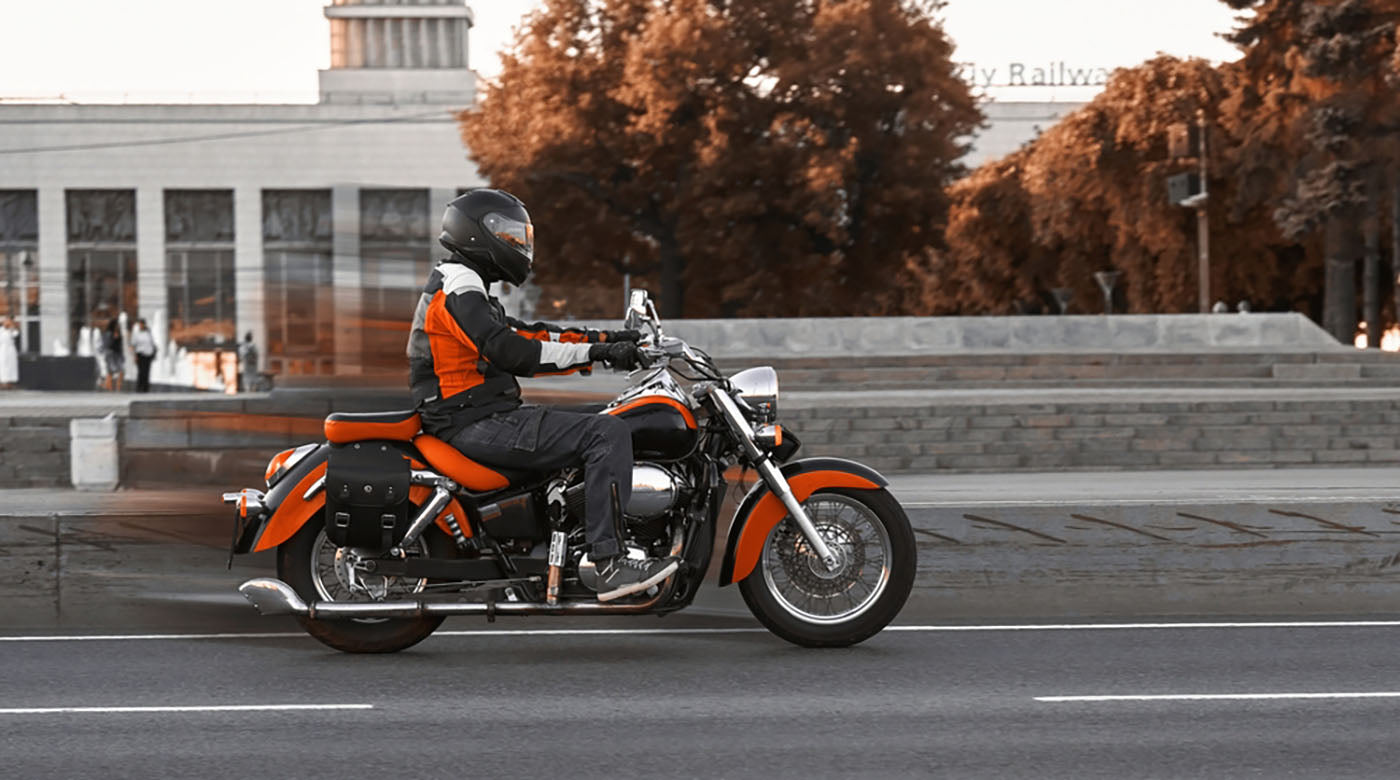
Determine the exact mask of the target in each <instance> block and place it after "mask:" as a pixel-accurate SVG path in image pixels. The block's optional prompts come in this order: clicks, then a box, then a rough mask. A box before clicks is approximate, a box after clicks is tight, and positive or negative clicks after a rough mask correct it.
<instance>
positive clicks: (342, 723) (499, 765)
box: [0, 619, 1400, 780]
mask: <svg viewBox="0 0 1400 780" xmlns="http://www.w3.org/2000/svg"><path fill="white" fill-rule="evenodd" d="M709 622H710V623H711V625H709V626H706V625H705V623H706V621H705V620H695V619H692V620H689V621H685V622H675V623H673V622H671V620H670V619H668V620H666V621H659V620H652V619H645V620H638V621H632V622H627V621H618V622H617V623H618V624H620V625H622V627H621V628H618V629H615V631H618V632H621V633H608V632H612V631H614V629H597V630H594V631H593V632H579V631H578V630H577V629H572V628H571V629H567V633H559V632H557V631H553V630H552V628H553V624H550V623H545V624H543V625H541V621H536V620H532V619H526V620H518V621H514V622H506V621H502V622H498V623H496V624H495V625H494V626H491V627H490V628H492V629H495V630H496V631H497V632H524V633H494V634H492V633H457V632H465V631H476V630H478V629H480V628H481V627H482V624H478V623H475V622H472V621H465V620H464V621H460V622H453V621H449V622H448V623H447V624H446V625H445V626H444V630H445V632H447V633H445V634H440V635H438V636H435V637H433V638H431V639H429V640H428V641H426V642H424V643H423V644H421V645H419V646H418V647H417V648H415V649H413V650H411V651H408V652H405V653H402V654H399V655H392V656H349V655H341V654H339V653H336V652H333V651H331V650H328V649H326V648H324V647H322V646H321V645H319V644H317V643H316V642H315V641H314V640H311V639H309V638H305V637H302V636H298V635H296V634H294V633H287V634H279V633H278V632H283V631H289V630H290V629H291V628H292V626H291V625H290V624H289V623H288V622H285V621H282V620H268V621H266V622H265V623H264V626H265V629H264V630H265V631H267V632H271V635H267V634H264V635H262V636H249V635H243V636H237V635H235V636H217V635H215V636H202V637H196V636H190V637H186V638H168V637H166V638H125V639H110V638H108V639H92V638H89V639H84V640H78V639H74V638H54V637H52V636H49V637H34V636H31V637H19V636H14V635H10V636H8V637H4V638H3V639H0V669H3V672H0V757H3V760H0V776H3V777H14V778H48V777H63V778H69V777H139V778H149V777H199V778H203V779H204V780H215V779H216V778H247V777H268V778H282V777H337V778H357V777H415V778H416V777H537V778H569V779H572V778H585V777H801V778H819V777H957V778H962V777H974V778H975V777H987V778H1016V777H1028V778H1139V777H1162V778H1209V777H1221V778H1238V777H1268V778H1279V777H1325V778H1350V777H1377V778H1381V777H1387V778H1388V777H1395V776H1396V775H1397V773H1400V769H1397V766H1400V761H1397V759H1400V748H1397V747H1396V745H1395V742H1396V740H1397V739H1400V717H1397V716H1400V674H1397V671H1400V658H1397V652H1396V647H1397V644H1400V622H1390V623H1384V624H1380V625H1374V624H1373V625H1343V624H1338V623H1332V624H1326V625H1307V624H1291V625H1276V626H1274V627H1262V626H1260V625H1243V626H1240V625H1222V624H1218V623H1217V624H1214V625H1211V626H1194V627H1189V626H1181V625H1174V626H1173V625H1168V626H1159V627H1122V626H1118V627H1113V628H1106V627H1084V626H1079V627H1052V628H1045V627H1040V628H1036V629H1028V628H1025V627H1005V626H1003V627H986V626H983V627H972V628H968V627H959V628H952V627H937V626H923V627H919V626H904V627H903V630H890V631H886V632H884V633H882V634H880V635H878V636H877V637H875V638H873V639H872V640H870V641H869V642H867V643H865V644H863V645H861V646H858V647H855V648H850V649H845V650H835V651H832V650H828V651H814V650H803V649H800V648H796V647H792V646H789V645H787V644H785V643H783V642H782V641H780V640H778V639H776V638H774V637H772V636H770V635H768V634H766V633H764V632H763V631H761V630H758V629H754V628H752V627H751V624H750V625H743V626H741V625H724V624H723V623H721V622H719V621H714V620H710V621H709ZM609 624H610V625H612V624H613V622H611V621H610V623H609ZM1105 696H1107V697H1127V698H1121V699H1118V698H1109V699H1103V698H1101V697H1105ZM1201 696H1206V697H1210V698H1198V697H1201ZM1063 697H1070V698H1068V699H1066V698H1063ZM1078 697H1090V698H1087V699H1085V698H1078ZM1141 697H1148V698H1141ZM1151 697H1168V698H1151ZM288 707H296V709H289V708H288ZM74 708H88V709H78V710H75V709H74ZM149 708H153V709H149ZM263 708H268V709H263Z"/></svg>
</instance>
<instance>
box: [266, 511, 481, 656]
mask: <svg viewBox="0 0 1400 780" xmlns="http://www.w3.org/2000/svg"><path fill="white" fill-rule="evenodd" d="M418 545H420V548H419V550H418V552H419V553H420V554H423V553H426V555H427V557H430V558H453V557H456V547H455V545H453V543H452V540H451V539H449V538H447V536H446V535H445V534H443V533H442V532H440V531H439V530H438V529H437V528H436V527H429V528H428V530H427V532H425V533H424V534H423V536H422V538H421V539H420V540H419V542H418ZM335 549H336V548H335V545H333V544H332V543H331V542H330V541H329V540H327V539H326V533H325V530H324V523H323V521H322V519H321V515H315V516H313V517H312V518H311V519H310V520H309V521H308V522H307V523H306V525H305V526H303V527H302V529H301V530H300V531H297V532H296V534H295V535H293V536H292V538H291V539H288V540H287V541H286V542H283V543H282V545H281V546H279V547H278V548H277V576H278V577H279V578H280V579H281V580H282V581H283V582H285V583H287V584H288V585H290V586H292V589H293V590H295V591H296V592H297V595H298V596H301V598H302V599H303V600H304V601H306V602H307V603H308V604H310V603H312V602H316V601H369V600H370V599H369V598H368V597H367V596H363V595H361V596H359V597H355V598H349V597H347V593H345V592H341V590H339V589H337V588H336V587H335V583H333V582H328V581H327V580H326V577H327V575H326V573H325V566H324V560H322V561H321V565H319V566H318V558H319V559H324V558H325V555H326V553H327V552H328V551H331V553H332V554H334V553H333V551H334V550H335ZM318 569H320V570H321V574H320V575H319V576H318V574H317V570H318ZM318 578H319V579H320V580H321V581H320V582H319V583H318ZM394 579H396V578H394ZM318 585H319V587H318ZM419 590H421V585H419V584H417V583H407V588H405V584H400V586H399V587H398V588H396V590H395V592H396V593H399V594H401V595H403V596H407V595H408V594H410V593H416V592H417V591H419ZM443 619H444V618H443V616H441V615H435V616H434V615H425V616H422V617H415V618H352V619H334V620H313V619H311V618H309V617H306V616H304V615H298V616H297V622H298V623H300V624H301V627H302V628H303V629H304V630H305V631H306V633H308V634H310V635H311V636H313V637H315V638H316V639H317V640H319V641H320V642H321V643H323V644H325V645H328V646H330V647H333V648H335V649H336V650H340V651H341V652H345V653H396V652H398V651H400V650H404V649H407V648H409V647H412V646H413V645H416V644H418V643H419V642H421V641H423V640H424V639H427V638H428V636H429V635H430V634H432V633H433V632H434V631H436V630H437V628H438V626H440V625H442V621H443Z"/></svg>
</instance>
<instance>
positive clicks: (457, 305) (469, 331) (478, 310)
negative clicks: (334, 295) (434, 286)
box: [446, 287, 591, 376]
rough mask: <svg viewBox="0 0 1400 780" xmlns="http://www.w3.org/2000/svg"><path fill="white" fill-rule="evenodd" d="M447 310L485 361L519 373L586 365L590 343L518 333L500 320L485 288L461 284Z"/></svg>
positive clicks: (556, 371)
mask: <svg viewBox="0 0 1400 780" xmlns="http://www.w3.org/2000/svg"><path fill="white" fill-rule="evenodd" d="M446 306H447V311H448V313H449V314H451V315H452V319H453V320H455V321H456V322H457V326H458V327H460V328H461V329H462V332H463V333H464V334H465V335H466V336H467V338H469V339H471V341H472V343H473V344H475V345H476V349H477V351H478V352H479V353H480V354H481V356H482V357H483V358H485V359H486V362H488V363H490V364H491V365H493V366H495V367H496V368H499V369H501V370H502V371H505V372H508V373H511V374H514V375H516V376H537V375H539V374H560V373H571V372H574V371H577V370H579V369H582V368H587V367H588V366H589V365H590V363H591V361H590V360H589V359H588V349H589V344H588V343H587V342H581V341H573V342H565V341H562V340H561V341H548V340H541V339H538V338H531V337H527V336H525V335H522V334H520V333H517V332H516V331H515V329H514V328H512V327H511V326H510V325H509V324H508V323H506V322H502V321H501V320H499V319H497V318H496V316H495V312H494V311H493V309H492V307H491V304H490V302H489V301H488V300H487V299H486V293H485V291H484V290H480V289H478V288H475V287H462V288H460V289H457V290H454V291H452V292H451V293H449V294H448V295H447V300H446Z"/></svg>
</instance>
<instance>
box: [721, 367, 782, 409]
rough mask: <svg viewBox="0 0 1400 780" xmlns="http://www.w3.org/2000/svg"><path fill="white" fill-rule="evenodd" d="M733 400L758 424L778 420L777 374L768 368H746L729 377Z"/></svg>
mask: <svg viewBox="0 0 1400 780" xmlns="http://www.w3.org/2000/svg"><path fill="white" fill-rule="evenodd" d="M729 384H730V386H732V387H733V388H734V397H735V398H734V400H735V401H737V402H738V404H739V408H740V409H743V410H744V411H745V412H747V413H748V414H750V415H752V416H753V418H754V419H756V420H758V421H759V422H772V421H773V420H776V419H777V418H778V372H777V371H774V370H773V369H772V368H771V367H769V366H759V367H758V368H746V369H744V370H743V371H740V372H739V373H737V374H735V375H734V376H731V377H729Z"/></svg>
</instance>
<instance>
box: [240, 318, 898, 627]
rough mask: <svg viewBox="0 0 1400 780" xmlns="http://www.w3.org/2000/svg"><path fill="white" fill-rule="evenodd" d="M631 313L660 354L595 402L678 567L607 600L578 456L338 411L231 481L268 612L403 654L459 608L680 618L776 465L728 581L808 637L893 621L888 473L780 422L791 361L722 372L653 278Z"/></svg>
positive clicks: (663, 551)
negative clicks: (725, 509) (730, 512)
mask: <svg viewBox="0 0 1400 780" xmlns="http://www.w3.org/2000/svg"><path fill="white" fill-rule="evenodd" d="M626 326H627V327H629V328H634V329H637V330H641V331H643V332H644V333H645V334H646V336H645V337H644V340H643V342H642V344H643V349H642V351H643V355H644V356H645V357H646V358H647V359H648V361H649V366H650V367H649V368H647V369H644V370H641V371H639V372H637V373H636V374H634V376H635V381H632V382H631V383H630V386H629V387H628V389H627V390H625V391H624V392H623V393H622V394H621V395H619V396H618V397H617V399H616V400H614V401H613V402H612V403H610V404H608V405H607V406H606V407H603V408H601V409H599V410H598V413H600V414H611V415H616V416H618V417H619V418H621V419H623V420H625V421H626V422H627V423H628V424H629V425H630V426H631V429H632V445H633V451H634V454H635V458H636V463H635V465H634V466H633V470H632V496H631V499H630V500H629V502H628V504H627V506H626V507H625V508H624V512H623V514H624V517H625V528H624V531H625V534H624V535H625V537H626V538H625V544H626V546H627V547H628V550H629V554H632V555H637V556H642V555H652V556H666V555H673V556H677V557H678V558H679V559H680V560H681V562H682V563H681V566H680V568H679V569H678V570H677V571H676V573H675V574H674V575H672V576H671V577H670V578H669V579H667V580H665V581H663V582H661V583H660V584H659V585H657V586H654V587H653V588H652V589H650V590H649V591H646V592H643V593H638V594H636V595H634V596H631V597H627V598H624V599H618V600H617V601H611V602H607V603H600V602H598V601H597V599H596V596H595V592H594V586H595V585H596V581H597V576H596V570H595V568H594V566H593V563H592V562H591V561H590V560H589V559H588V555H587V553H586V552H585V551H584V550H585V545H584V530H583V529H584V525H583V505H584V501H583V475H582V473H581V470H580V469H569V470H564V471H561V472H554V473H530V472H513V471H506V470H502V469H494V468H488V467H486V466H483V465H482V464H480V463H476V462H474V461H472V460H469V459H468V458H466V457H465V456H463V455H462V454H461V453H459V452H458V451H457V450H456V449H454V448H453V447H452V446H450V445H448V444H447V443H445V442H443V441H441V440H439V439H436V438H434V437H432V436H429V435H427V434H425V433H422V432H421V431H420V429H419V419H418V415H417V414H416V413H415V412H413V411H403V412H385V413H383V414H332V415H331V416H330V417H328V418H326V423H325V433H326V441H325V442H324V443H317V444H306V445H303V446H300V447H297V448H295V449H291V450H287V451H285V452H281V453H279V454H278V455H277V456H276V457H274V458H273V459H272V461H271V462H270V463H269V464H268V467H267V475H266V482H267V490H266V492H264V491H261V490H253V489H245V490H242V491H240V492H237V493H226V494H224V497H223V498H224V501H226V502H228V503H231V504H235V505H236V506H237V511H238V519H237V524H236V526H235V532H234V540H233V552H235V553H248V552H257V551H262V550H272V549H275V550H276V551H277V575H278V579H272V578H257V579H252V580H249V581H247V582H245V583H243V584H242V585H241V586H239V590H240V591H241V592H242V593H243V594H244V595H245V596H246V597H247V598H248V600H249V601H251V602H252V603H253V604H254V606H256V607H257V608H258V610H259V611H261V612H262V613H263V614H265V615H284V614H291V615H296V616H297V619H298V620H300V621H301V624H302V626H303V627H304V628H305V629H306V631H307V632H308V633H309V634H311V635H312V636H314V637H316V638H317V639H319V640H321V641H322V642H324V643H326V644H327V645H330V646H331V647H334V648H336V649H339V650H344V651H347V652H358V653H383V652H394V651H397V650H402V649H404V648H406V647H409V646H411V645H413V644H415V643H417V642H419V641H421V640H422V639H424V638H425V637H427V636H428V635H429V634H431V633H432V632H433V631H434V630H435V629H436V628H437V627H438V626H439V625H441V624H442V621H443V619H444V618H445V617H446V616H448V615H484V616H485V617H486V618H487V619H488V620H493V619H495V617H496V616H497V615H608V614H666V613H669V612H674V611H676V610H679V609H683V608H684V607H686V606H687V605H688V604H690V603H691V601H692V600H693V599H694V598H695V594H696V591H697V590H698V589H699V588H700V585H701V582H702V579H703V577H704V575H705V572H706V570H707V569H708V568H709V564H710V558H711V555H712V553H713V551H714V550H715V529H716V525H717V522H718V519H719V517H718V516H719V513H720V508H721V504H722V503H723V499H724V495H725V489H726V481H725V477H724V475H725V473H726V470H727V469H728V468H729V467H731V466H736V465H739V466H744V467H747V468H752V469H753V470H755V471H756V472H757V474H758V477H759V480H758V482H757V483H756V484H755V486H754V487H753V489H752V490H750V491H749V492H748V494H747V495H746V496H745V497H744V499H743V501H742V502H740V504H739V506H738V509H737V511H736V512H735V515H734V518H733V520H732V522H731V524H730V530H729V538H728V542H727V544H726V546H725V548H724V558H723V561H722V565H721V566H720V570H719V584H720V585H729V584H730V583H738V585H739V590H740V592H741V593H742V594H743V597H744V601H745V602H746V603H747V604H748V606H749V608H750V610H752V611H753V614H754V615H755V616H756V617H757V618H758V619H759V621H760V622H762V623H763V625H765V626H767V627H768V629H769V630H771V631H772V632H773V633H775V634H777V635H778V636H780V637H782V638H784V639H787V640H788V641H791V642H794V643H797V644H799V645H806V646H809V647H839V646H846V645H852V644H855V643H857V642H860V641H862V640H864V639H867V638H869V637H870V636H872V635H873V634H875V633H876V632H878V631H880V630H881V629H882V628H884V627H885V626H886V625H888V624H889V622H890V621H891V620H893V619H894V617H895V615H896V614H898V612H899V610H900V608H901V607H902V606H903V605H904V602H905V599H907V598H908V596H909V592H910V589H911V588H912V587H913V583H914V574H915V568H916V561H915V545H914V535H913V531H912V530H911V528H910V526H909V519H908V517H907V516H906V515H905V513H904V510H903V508H902V507H900V505H899V502H897V501H896V500H895V498H894V496H893V495H891V494H890V492H889V491H888V490H887V485H888V483H887V482H886V480H885V479H884V478H883V477H881V476H880V474H878V473H876V472H875V471H874V470H873V469H870V468H868V467H866V466H863V465H861V464H859V463H855V462H852V461H848V460H840V459H836V458H812V459H807V460H792V457H793V455H794V454H795V453H796V451H797V449H798V447H799V444H798V441H797V439H796V437H794V436H793V435H792V434H790V433H785V432H784V431H783V429H782V428H781V427H780V426H779V425H778V424H777V422H776V413H777V409H778V379H777V373H776V372H775V371H774V370H773V369H772V368H767V367H764V368H751V369H748V370H745V371H740V372H739V373H737V374H734V375H733V376H729V377H725V376H724V375H723V374H722V373H721V372H720V371H719V370H718V369H717V368H716V366H715V363H714V361H713V360H711V359H710V357H709V356H708V355H706V354H705V353H704V352H702V351H701V350H699V349H696V348H693V347H691V346H689V345H688V344H686V343H685V342H684V341H682V340H680V339H677V338H673V337H668V336H665V335H664V334H663V333H662V329H661V326H660V321H659V319H658V318H657V316H656V311H655V308H654V306H653V305H652V304H651V301H650V300H649V298H648V297H647V295H646V293H644V292H641V291H636V292H634V293H633V296H632V299H631V302H630V306H629V309H628V313H627V320H626Z"/></svg>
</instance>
